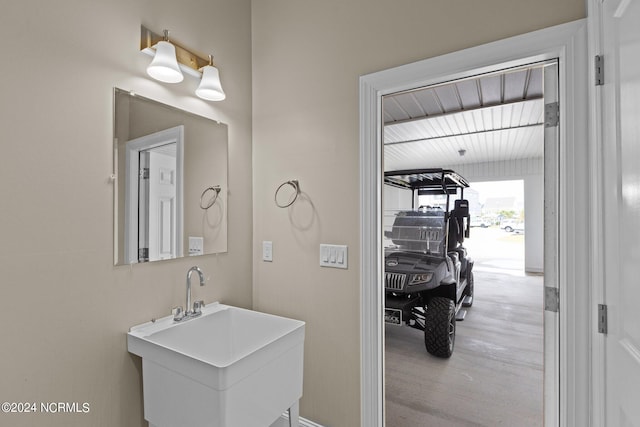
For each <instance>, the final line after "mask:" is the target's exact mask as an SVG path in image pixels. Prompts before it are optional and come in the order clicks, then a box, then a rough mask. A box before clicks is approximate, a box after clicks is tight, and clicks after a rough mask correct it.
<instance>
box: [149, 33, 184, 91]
mask: <svg viewBox="0 0 640 427" xmlns="http://www.w3.org/2000/svg"><path fill="white" fill-rule="evenodd" d="M147 74H149V75H150V76H151V77H153V78H154V79H156V80H160V81H161V82H165V83H180V82H181V81H182V80H183V79H184V76H183V75H182V71H180V67H179V66H178V60H177V59H176V47H175V46H174V45H172V44H171V43H170V42H167V41H160V42H158V44H156V54H155V56H154V57H153V60H152V61H151V64H149V66H148V67H147Z"/></svg>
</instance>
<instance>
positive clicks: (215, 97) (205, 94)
mask: <svg viewBox="0 0 640 427" xmlns="http://www.w3.org/2000/svg"><path fill="white" fill-rule="evenodd" d="M196 95H198V96H199V97H200V98H202V99H206V100H207V101H222V100H223V99H225V98H226V97H227V95H225V93H224V90H222V84H221V83H220V73H218V69H217V68H216V67H214V66H212V65H205V66H204V67H202V80H200V85H199V86H198V89H196Z"/></svg>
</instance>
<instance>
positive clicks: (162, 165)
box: [148, 144, 176, 261]
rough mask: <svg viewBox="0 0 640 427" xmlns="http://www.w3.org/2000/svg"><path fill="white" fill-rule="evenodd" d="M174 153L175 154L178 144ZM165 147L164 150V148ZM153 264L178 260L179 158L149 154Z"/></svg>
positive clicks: (150, 226)
mask: <svg viewBox="0 0 640 427" xmlns="http://www.w3.org/2000/svg"><path fill="white" fill-rule="evenodd" d="M169 145H171V146H173V151H174V153H175V145H176V144H169ZM163 148H164V147H163ZM148 200H149V209H148V213H149V216H148V226H149V229H148V237H149V261H156V260H160V259H171V258H175V257H176V233H175V231H176V157H175V154H174V155H173V156H171V155H169V154H165V153H162V152H157V149H154V150H152V151H151V152H150V153H149V198H148Z"/></svg>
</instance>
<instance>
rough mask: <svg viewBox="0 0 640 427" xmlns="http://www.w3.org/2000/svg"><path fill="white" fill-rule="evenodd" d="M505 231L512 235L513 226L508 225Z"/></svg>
mask: <svg viewBox="0 0 640 427" xmlns="http://www.w3.org/2000/svg"><path fill="white" fill-rule="evenodd" d="M504 231H506V232H507V233H511V232H512V231H513V228H512V227H511V226H509V225H507V226H506V227H505V228H504Z"/></svg>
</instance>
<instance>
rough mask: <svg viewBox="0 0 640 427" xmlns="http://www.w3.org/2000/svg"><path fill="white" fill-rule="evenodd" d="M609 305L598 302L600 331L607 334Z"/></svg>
mask: <svg viewBox="0 0 640 427" xmlns="http://www.w3.org/2000/svg"><path fill="white" fill-rule="evenodd" d="M607 323H608V316H607V306H606V305H605V304H598V332H600V333H601V334H606V333H607V330H608V324H607Z"/></svg>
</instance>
